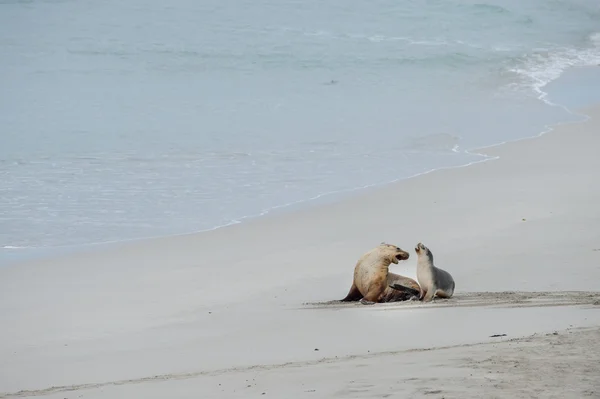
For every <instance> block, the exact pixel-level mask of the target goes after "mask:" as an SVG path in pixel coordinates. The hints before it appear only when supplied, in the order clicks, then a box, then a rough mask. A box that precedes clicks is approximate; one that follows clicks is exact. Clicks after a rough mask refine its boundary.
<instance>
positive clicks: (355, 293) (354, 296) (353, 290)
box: [341, 282, 363, 302]
mask: <svg viewBox="0 0 600 399" xmlns="http://www.w3.org/2000/svg"><path fill="white" fill-rule="evenodd" d="M362 297H363V296H362V294H361V293H360V291H359V290H358V287H356V284H354V282H353V283H352V287H350V291H348V295H346V297H345V298H344V299H342V300H341V302H354V301H358V300H360V299H361V298H362Z"/></svg>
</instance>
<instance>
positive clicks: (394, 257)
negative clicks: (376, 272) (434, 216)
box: [379, 242, 410, 264]
mask: <svg viewBox="0 0 600 399" xmlns="http://www.w3.org/2000/svg"><path fill="white" fill-rule="evenodd" d="M379 248H380V249H381V250H382V251H383V253H384V256H385V257H386V258H387V259H389V260H390V262H392V263H396V264H397V263H398V261H400V260H406V259H408V258H409V256H410V254H409V253H408V252H406V251H405V250H403V249H402V248H400V247H397V246H395V245H392V244H387V243H385V242H382V243H381V244H380V245H379Z"/></svg>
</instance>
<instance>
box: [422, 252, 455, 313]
mask: <svg viewBox="0 0 600 399" xmlns="http://www.w3.org/2000/svg"><path fill="white" fill-rule="evenodd" d="M415 251H416V252H417V281H418V282H419V285H420V286H421V293H420V295H419V299H421V300H423V301H424V302H430V301H431V300H433V298H434V297H436V296H437V297H440V298H450V297H451V296H452V295H454V287H455V284H454V279H453V278H452V276H451V275H450V273H448V272H447V271H445V270H442V269H440V268H438V267H435V265H434V264H433V254H432V253H431V251H430V250H429V248H427V247H426V246H425V245H423V244H422V243H418V244H417V246H416V247H415Z"/></svg>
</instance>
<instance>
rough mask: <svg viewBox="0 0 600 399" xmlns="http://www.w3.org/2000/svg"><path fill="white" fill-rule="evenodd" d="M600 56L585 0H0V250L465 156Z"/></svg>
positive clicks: (197, 221) (527, 131)
mask: <svg viewBox="0 0 600 399" xmlns="http://www.w3.org/2000/svg"><path fill="white" fill-rule="evenodd" d="M598 63H600V3H599V2H597V1H595V0H594V1H592V0H590V1H583V0H580V1H539V2H531V4H529V3H525V2H520V1H508V0H506V1H496V2H487V3H475V2H468V1H402V2H401V1H370V2H366V1H355V0H333V1H328V2H317V1H293V0H278V1H265V0H257V1H244V0H232V1H216V0H204V1H202V2H196V1H191V0H182V1H176V2H167V3H165V2H156V1H141V0H132V1H127V2H122V1H114V0H107V1H103V2H91V1H59V0H55V1H35V0H31V1H6V0H5V1H0V85H1V86H0V87H1V88H2V95H1V96H0V126H1V127H2V130H1V134H2V136H1V137H2V145H1V146H0V177H1V178H2V179H1V185H0V194H1V195H0V197H1V201H0V226H1V227H0V248H4V251H5V254H6V253H7V252H10V253H11V254H10V256H11V257H13V256H14V251H15V248H41V247H50V248H52V247H59V246H80V245H83V244H89V243H97V242H106V241H118V240H126V239H134V238H141V237H148V236H157V235H168V234H177V233H184V232H192V231H199V230H205V229H210V228H214V227H216V226H222V225H227V224H231V223H235V222H239V221H241V220H243V219H244V218H245V217H248V216H256V215H260V214H264V213H265V212H268V211H269V210H271V209H273V208H281V207H285V206H286V205H288V204H302V203H304V201H307V200H309V199H311V198H320V199H321V200H324V199H327V198H332V197H328V196H323V195H324V194H327V193H337V194H336V195H343V194H344V193H349V192H352V190H355V189H358V188H361V187H365V186H370V185H374V184H383V183H386V182H391V181H395V180H398V179H402V178H407V177H410V176H414V175H416V174H419V173H423V172H426V171H428V170H431V169H435V168H440V167H449V166H458V165H464V164H467V163H470V162H475V161H479V160H481V159H482V158H481V157H480V156H478V155H475V154H470V153H468V152H467V151H468V150H469V149H473V148H476V147H480V146H487V145H491V144H495V143H499V142H503V141H507V140H513V139H517V138H520V137H525V136H532V135H536V134H538V133H540V132H541V131H543V130H545V128H546V126H547V125H549V124H553V123H558V122H564V121H569V120H575V119H576V117H575V116H573V115H571V114H569V112H567V111H566V110H565V109H564V108H562V107H556V106H552V104H551V103H550V100H549V98H548V97H547V96H545V90H544V88H545V86H546V85H547V84H548V83H550V82H552V81H554V80H555V79H557V78H558V77H560V76H561V75H562V74H563V73H564V72H565V71H566V70H567V69H568V68H569V67H571V66H578V65H596V64H598ZM573 95H574V96H576V95H577V93H574V94H573ZM0 256H2V255H1V254H0Z"/></svg>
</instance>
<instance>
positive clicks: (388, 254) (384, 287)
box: [342, 242, 420, 304]
mask: <svg viewBox="0 0 600 399" xmlns="http://www.w3.org/2000/svg"><path fill="white" fill-rule="evenodd" d="M409 256H410V255H409V253H408V252H406V251H404V250H402V249H401V248H399V247H397V246H395V245H391V244H386V243H383V242H382V243H381V244H380V245H379V246H377V247H375V248H373V249H372V250H370V251H369V252H367V253H365V254H364V255H363V256H361V257H360V259H359V260H358V262H357V263H356V266H355V267H354V279H353V281H352V287H350V291H349V292H348V295H346V297H345V298H344V299H342V301H343V302H350V301H360V302H361V303H363V304H373V303H382V302H397V301H406V300H408V299H410V298H411V297H412V296H413V295H415V293H416V292H418V291H419V290H420V287H419V284H417V282H416V281H415V280H413V279H411V278H408V277H404V276H401V275H399V274H394V273H389V266H390V264H391V263H395V264H397V263H398V261H400V260H406V259H408V257H409ZM394 284H396V285H398V286H401V287H402V288H392V287H390V285H394Z"/></svg>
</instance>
